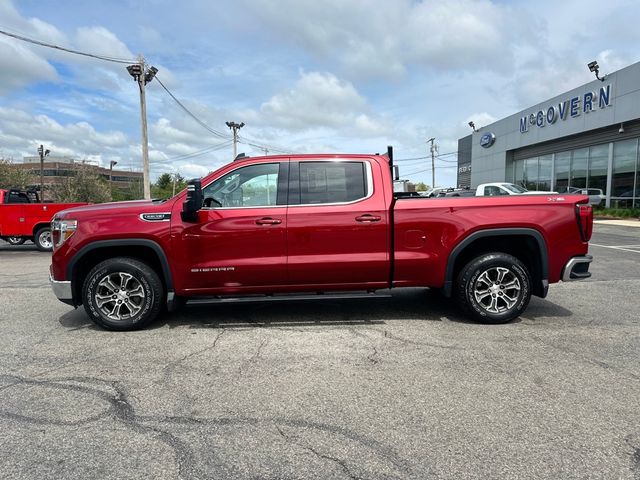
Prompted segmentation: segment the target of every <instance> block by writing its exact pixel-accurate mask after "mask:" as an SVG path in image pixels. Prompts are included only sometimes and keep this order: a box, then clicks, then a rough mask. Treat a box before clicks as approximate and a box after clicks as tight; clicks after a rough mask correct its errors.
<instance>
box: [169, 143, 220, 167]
mask: <svg viewBox="0 0 640 480" xmlns="http://www.w3.org/2000/svg"><path fill="white" fill-rule="evenodd" d="M229 145H231V140H227V141H225V142H222V143H217V144H216V145H211V146H209V147H207V148H203V149H202V150H196V151H195V152H191V153H185V154H184V155H178V156H175V157H171V158H166V159H164V160H159V161H158V162H156V163H168V162H174V161H179V160H188V159H190V158H194V157H199V156H201V155H206V154H207V153H211V152H215V151H216V150H222V149H223V148H226V147H228V146H229Z"/></svg>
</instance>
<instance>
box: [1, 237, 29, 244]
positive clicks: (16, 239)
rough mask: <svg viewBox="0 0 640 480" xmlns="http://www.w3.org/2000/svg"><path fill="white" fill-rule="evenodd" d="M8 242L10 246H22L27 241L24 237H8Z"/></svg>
mask: <svg viewBox="0 0 640 480" xmlns="http://www.w3.org/2000/svg"><path fill="white" fill-rule="evenodd" d="M6 240H7V242H8V243H9V245H22V244H23V243H24V242H26V241H27V239H26V238H24V237H7V238H6Z"/></svg>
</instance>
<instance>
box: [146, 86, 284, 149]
mask: <svg viewBox="0 0 640 480" xmlns="http://www.w3.org/2000/svg"><path fill="white" fill-rule="evenodd" d="M155 78H156V80H158V83H159V84H160V86H161V87H162V88H163V89H164V91H165V92H167V93H168V94H169V96H170V97H171V98H172V99H173V101H174V102H176V103H177V104H178V106H179V107H180V108H182V110H184V111H185V112H186V113H187V115H189V116H190V117H191V118H193V119H194V120H195V121H196V122H198V124H199V125H200V126H201V127H203V128H204V129H206V130H207V131H209V132H210V133H213V134H214V135H215V136H217V137H219V138H223V139H225V140H231V137H229V135H227V134H225V133H222V132H219V131H217V130H214V129H213V128H211V127H210V126H209V125H207V124H206V123H204V122H203V121H202V120H200V119H199V118H198V117H196V115H195V114H194V113H193V112H191V110H189V109H188V108H187V107H186V106H185V105H184V104H183V103H182V102H181V101H180V100H178V99H177V98H176V96H175V95H174V94H173V93H171V91H170V90H169V89H168V88H167V87H166V85H165V84H164V83H162V81H161V80H160V79H159V78H158V76H157V75H156V77H155ZM237 138H238V142H239V143H244V144H245V145H250V146H252V147H256V148H259V149H261V150H264V149H265V148H266V149H267V150H270V151H273V152H276V153H293V152H292V151H291V150H286V149H283V148H281V147H278V146H273V145H264V144H261V143H259V142H258V141H256V140H252V139H250V138H247V137H244V136H240V135H238V137H237Z"/></svg>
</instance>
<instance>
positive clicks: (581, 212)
mask: <svg viewBox="0 0 640 480" xmlns="http://www.w3.org/2000/svg"><path fill="white" fill-rule="evenodd" d="M576 217H577V219H578V228H579V229H580V238H582V241H583V242H588V241H589V240H591V234H592V233H593V208H592V207H591V205H589V204H580V205H576Z"/></svg>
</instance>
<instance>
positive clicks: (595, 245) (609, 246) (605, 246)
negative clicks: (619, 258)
mask: <svg viewBox="0 0 640 480" xmlns="http://www.w3.org/2000/svg"><path fill="white" fill-rule="evenodd" d="M589 245H590V246H594V247H602V248H611V249H612V250H623V251H625V252H633V253H640V250H632V249H631V248H625V247H632V248H633V247H635V248H640V247H638V246H636V245H622V246H619V247H616V246H613V245H598V244H597V243H589Z"/></svg>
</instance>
